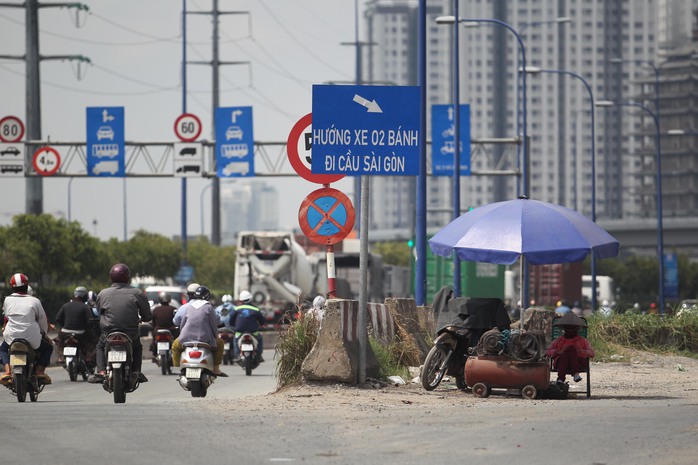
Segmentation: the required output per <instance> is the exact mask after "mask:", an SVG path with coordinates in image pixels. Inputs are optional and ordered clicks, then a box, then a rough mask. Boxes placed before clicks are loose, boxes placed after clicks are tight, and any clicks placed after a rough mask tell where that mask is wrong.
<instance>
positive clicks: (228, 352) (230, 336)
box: [218, 328, 235, 365]
mask: <svg viewBox="0 0 698 465" xmlns="http://www.w3.org/2000/svg"><path fill="white" fill-rule="evenodd" d="M218 335H219V336H220V338H221V339H223V350H224V352H223V365H232V364H233V358H235V351H234V350H233V343H234V341H235V331H233V330H232V329H229V328H220V329H219V330H218Z"/></svg>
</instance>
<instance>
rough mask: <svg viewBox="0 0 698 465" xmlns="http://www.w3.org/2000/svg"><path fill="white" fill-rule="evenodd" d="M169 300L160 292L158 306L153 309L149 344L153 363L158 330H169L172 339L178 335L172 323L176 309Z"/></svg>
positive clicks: (167, 296)
mask: <svg viewBox="0 0 698 465" xmlns="http://www.w3.org/2000/svg"><path fill="white" fill-rule="evenodd" d="M171 300H172V299H171V298H170V294H168V293H167V292H161V293H159V294H158V302H159V305H156V306H155V307H153V342H152V343H151V344H150V350H151V352H152V353H153V361H156V360H157V355H158V350H157V344H156V343H155V335H156V334H157V332H158V329H167V330H169V331H170V332H171V333H172V337H175V338H176V337H177V336H178V335H179V330H178V329H177V325H175V324H174V322H173V321H172V320H173V319H174V315H175V312H176V311H177V309H176V308H175V307H174V306H172V305H170V302H171Z"/></svg>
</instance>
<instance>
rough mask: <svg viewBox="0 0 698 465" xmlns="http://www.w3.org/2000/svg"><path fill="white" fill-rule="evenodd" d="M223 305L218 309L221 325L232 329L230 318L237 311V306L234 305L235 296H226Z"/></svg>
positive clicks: (223, 298)
mask: <svg viewBox="0 0 698 465" xmlns="http://www.w3.org/2000/svg"><path fill="white" fill-rule="evenodd" d="M221 300H222V301H223V303H222V304H220V305H219V306H218V307H216V314H217V315H218V318H219V319H220V321H221V323H222V324H224V325H225V326H228V327H230V317H231V316H232V314H233V312H234V311H235V305H234V304H233V296H232V295H230V294H225V295H224V296H223V297H222V299H221Z"/></svg>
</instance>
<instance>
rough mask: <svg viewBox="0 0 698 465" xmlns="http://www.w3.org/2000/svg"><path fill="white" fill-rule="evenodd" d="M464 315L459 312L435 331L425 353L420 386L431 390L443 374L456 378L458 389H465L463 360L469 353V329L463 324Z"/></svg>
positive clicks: (439, 381)
mask: <svg viewBox="0 0 698 465" xmlns="http://www.w3.org/2000/svg"><path fill="white" fill-rule="evenodd" d="M465 316H466V315H463V314H459V315H458V318H457V319H456V320H454V321H453V322H451V323H450V324H448V325H446V326H444V327H443V328H441V329H439V330H438V331H437V333H436V340H434V346H433V347H432V348H431V350H430V351H429V353H428V354H427V358H426V359H425V360H424V365H423V367H422V373H421V378H422V386H423V387H424V389H426V390H427V391H433V390H434V389H436V388H437V386H438V385H439V384H440V383H441V380H442V379H443V377H444V375H445V374H448V375H449V376H453V377H455V379H456V386H457V387H458V389H465V388H466V387H467V386H466V383H465V361H466V360H467V358H468V355H469V350H468V349H469V344H470V340H471V330H470V329H469V328H466V327H465V326H464V323H465V319H464V318H463V317H465Z"/></svg>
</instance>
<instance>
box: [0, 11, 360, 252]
mask: <svg viewBox="0 0 698 465" xmlns="http://www.w3.org/2000/svg"><path fill="white" fill-rule="evenodd" d="M16 3H17V4H21V3H22V2H20V1H17V2H16ZM42 3H50V2H48V1H46V2H42ZM83 3H85V4H87V5H88V6H89V8H90V11H89V12H88V13H87V14H86V13H85V12H81V13H80V14H78V20H79V27H76V25H75V20H76V13H75V10H69V9H63V8H41V9H40V10H39V27H40V31H41V34H40V53H41V55H43V56H50V55H84V56H86V57H89V58H90V59H91V60H92V65H88V66H85V65H84V64H81V65H79V66H78V65H77V63H73V62H69V61H57V60H45V61H42V64H41V82H42V84H41V92H42V94H41V99H42V100H41V101H42V136H43V139H44V140H46V139H50V140H53V141H61V142H80V141H82V142H84V140H85V108H86V107H90V106H123V107H125V115H126V116H125V132H126V140H127V141H137V142H149V141H173V142H174V141H176V140H177V139H176V137H175V135H174V132H173V124H174V121H175V119H176V118H177V116H179V115H180V114H181V112H182V84H181V83H182V80H181V61H182V42H181V35H182V27H181V16H182V15H181V13H182V1H181V0H147V1H143V0H118V1H117V0H111V1H106V0H102V1H93V0H83ZM218 3H219V9H220V10H221V11H248V12H250V15H249V17H248V16H247V15H225V16H221V22H220V59H221V60H225V61H250V62H251V63H252V64H251V70H252V71H251V73H250V70H249V68H248V67H247V66H222V67H221V73H220V89H221V93H220V106H224V107H225V106H252V107H253V112H254V135H255V140H256V141H265V142H272V141H285V140H286V138H287V137H288V134H289V131H290V130H291V128H292V126H293V124H294V123H295V122H296V121H297V120H298V119H300V117H302V116H303V115H305V114H307V113H309V112H310V111H311V108H312V101H311V89H312V84H314V83H315V84H320V83H326V82H329V81H351V80H353V78H354V64H355V50H354V48H353V47H351V46H346V45H341V42H353V41H354V40H355V37H354V34H355V30H354V28H355V23H354V17H355V16H354V8H355V2H354V0H220V1H219V2H218ZM363 4H364V1H363V0H362V1H360V8H363ZM211 6H212V1H211V0H187V9H188V11H210V9H211ZM24 15H25V13H24V9H23V8H2V7H0V55H23V54H24V53H25V39H24V37H25V28H24ZM211 26H212V22H211V16H210V15H189V16H188V18H187V39H188V42H189V46H188V48H187V54H188V57H187V59H188V60H190V61H192V60H198V61H207V60H210V58H211V37H212V27H211ZM360 27H361V29H360V30H363V25H362V26H360ZM187 72H188V76H187V87H188V90H189V93H188V107H187V110H188V112H190V113H195V114H197V115H198V116H199V117H200V118H201V120H202V122H203V133H202V136H201V138H207V139H212V136H211V133H212V128H211V124H210V121H211V100H212V99H211V67H210V66H201V65H189V66H188V67H187ZM78 74H79V75H80V79H78ZM250 76H251V79H250ZM25 111H26V110H25V65H24V62H23V61H10V60H0V117H3V116H6V115H15V116H18V117H19V118H21V119H22V120H23V121H25V122H26V116H25ZM68 179H69V178H45V179H44V182H43V185H44V212H46V213H50V214H53V215H56V216H62V217H65V218H67V217H68V197H69V193H70V198H71V202H70V204H71V205H70V207H71V208H70V213H71V218H72V220H77V221H79V222H81V223H82V225H83V228H84V229H85V230H86V231H88V232H90V233H93V234H96V235H97V236H98V237H100V238H101V239H107V238H109V237H116V238H118V239H123V237H124V201H123V198H124V197H123V186H124V182H123V180H122V178H116V179H105V178H74V180H73V181H72V183H71V184H70V185H69V183H68ZM257 179H258V180H261V181H266V182H271V183H274V184H275V185H276V186H277V189H278V191H279V195H280V201H281V203H280V211H281V212H282V213H281V217H280V221H281V226H282V227H287V228H297V227H298V224H297V223H298V222H297V214H298V208H299V206H300V203H301V201H302V200H303V198H304V197H305V196H306V195H307V194H309V193H310V192H312V191H313V190H315V189H317V188H318V187H320V186H319V185H317V184H311V183H309V182H307V181H305V180H303V179H302V178H299V177H298V178H277V177H275V178H270V177H260V178H257ZM237 182H238V183H239V182H247V181H237ZM209 183H210V181H209V180H207V179H203V178H202V179H198V178H189V181H188V191H189V192H188V200H187V204H188V211H189V216H188V222H187V223H188V224H187V228H188V234H190V235H191V234H199V233H200V232H201V214H200V204H201V199H202V192H203V199H204V203H205V212H204V219H205V224H204V227H205V232H206V234H209V235H210V219H211V212H210V191H211V190H210V189H206V191H204V190H203V189H204V188H205V186H207V185H208V184H209ZM351 185H352V183H351V180H348V179H345V180H343V181H340V182H339V183H336V184H333V186H332V187H335V188H337V189H340V190H342V191H344V192H345V193H347V195H349V196H350V197H351V190H352V188H351ZM69 186H70V188H69ZM222 187H224V184H222ZM69 189H70V192H69ZM24 191H25V179H24V178H7V177H3V178H0V193H2V198H3V200H4V201H3V202H2V204H1V205H0V224H1V225H5V224H9V223H10V221H11V218H12V216H13V215H15V214H18V213H24V208H25V192H24ZM125 210H126V229H127V234H128V235H129V237H130V236H131V235H132V234H133V233H134V232H135V231H136V230H138V229H147V230H149V231H153V232H158V233H161V234H164V235H167V236H173V235H179V234H180V232H181V214H180V211H181V181H180V178H166V179H155V178H127V180H126V209H125Z"/></svg>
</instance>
